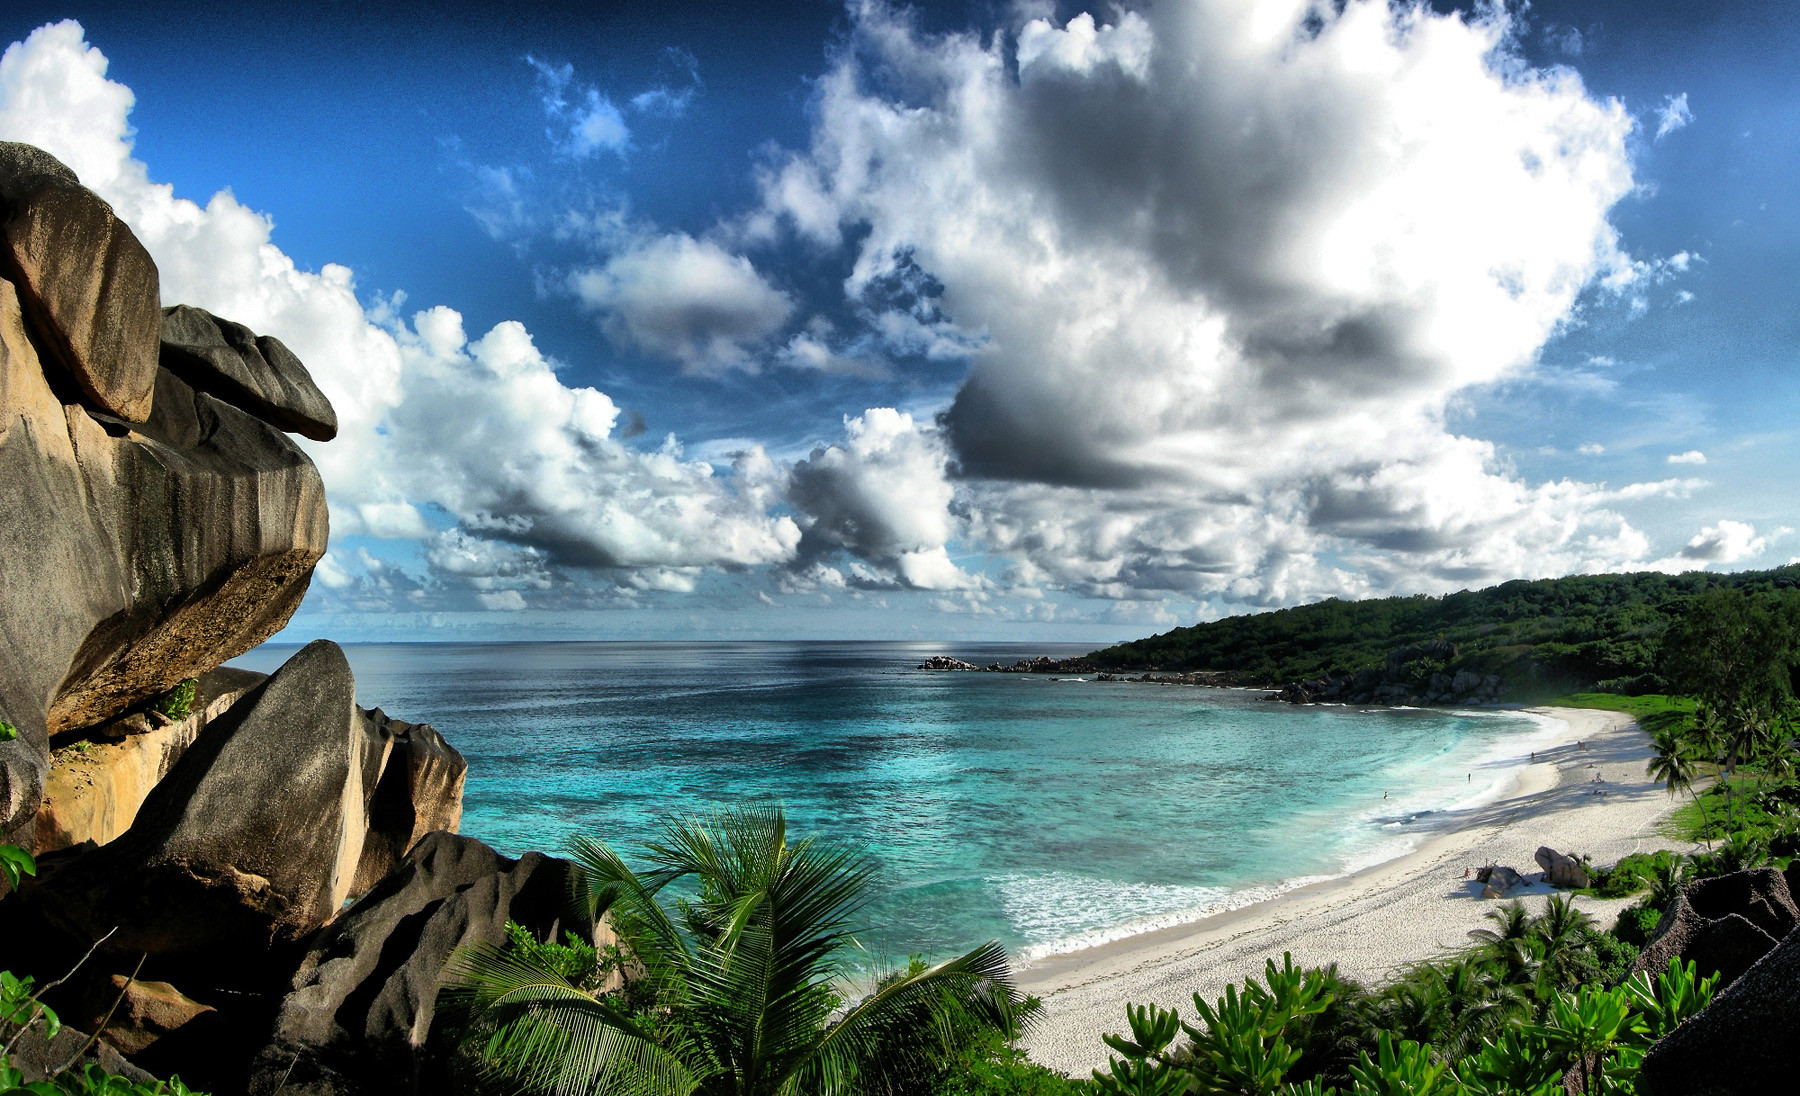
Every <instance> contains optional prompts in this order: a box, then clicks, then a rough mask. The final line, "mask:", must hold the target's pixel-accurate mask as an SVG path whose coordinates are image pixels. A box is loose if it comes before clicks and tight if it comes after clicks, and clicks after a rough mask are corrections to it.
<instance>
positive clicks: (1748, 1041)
mask: <svg viewBox="0 0 1800 1096" xmlns="http://www.w3.org/2000/svg"><path fill="white" fill-rule="evenodd" d="M1796 1047H1800V932H1789V933H1788V934H1787V936H1786V938H1785V939H1783V940H1782V942H1781V944H1780V945H1779V946H1778V947H1775V948H1773V949H1772V950H1770V952H1769V953H1768V954H1767V955H1764V956H1763V957H1762V958H1761V959H1759V960H1757V961H1756V963H1754V964H1753V965H1752V966H1750V968H1749V969H1748V970H1746V971H1744V973H1743V975H1742V976H1741V977H1739V978H1738V979H1736V980H1735V981H1733V982H1732V983H1731V984H1730V985H1729V986H1727V987H1725V988H1724V989H1723V990H1722V991H1720V992H1719V993H1718V994H1717V995H1716V996H1714V997H1713V999H1712V1003H1711V1004H1709V1005H1707V1006H1706V1007H1705V1008H1704V1009H1701V1010H1700V1012H1699V1013H1698V1014H1697V1015H1695V1016H1694V1017H1693V1018H1692V1019H1690V1020H1689V1021H1688V1022H1687V1023H1685V1024H1682V1025H1681V1026H1680V1027H1678V1028H1676V1029H1675V1030H1674V1031H1673V1032H1671V1033H1670V1034H1669V1035H1668V1036H1666V1037H1664V1038H1663V1039H1662V1041H1661V1042H1658V1043H1657V1044H1656V1045H1655V1046H1653V1047H1651V1048H1650V1053H1649V1054H1647V1055H1645V1056H1644V1064H1643V1069H1642V1071H1641V1072H1640V1073H1639V1074H1638V1080H1637V1090H1638V1092H1640V1093H1642V1094H1643V1096H1770V1094H1772V1093H1776V1092H1793V1091H1794V1090H1795V1088H1796V1085H1797V1083H1796V1080H1795V1076H1794V1049H1795V1048H1796Z"/></svg>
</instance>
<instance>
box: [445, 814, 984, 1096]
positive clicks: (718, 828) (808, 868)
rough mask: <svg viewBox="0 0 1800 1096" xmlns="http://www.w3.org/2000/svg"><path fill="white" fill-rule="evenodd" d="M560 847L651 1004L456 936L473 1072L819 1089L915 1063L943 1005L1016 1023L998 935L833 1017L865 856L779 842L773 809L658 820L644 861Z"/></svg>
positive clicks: (530, 1080)
mask: <svg viewBox="0 0 1800 1096" xmlns="http://www.w3.org/2000/svg"><path fill="white" fill-rule="evenodd" d="M573 854H574V859H575V861H576V863H577V864H578V865H579V866H580V868H581V869H582V872H583V873H584V874H585V876H586V879H587V884H588V900H589V902H590V908H591V913H592V915H593V917H594V918H595V919H596V921H597V920H598V918H600V917H601V916H603V915H608V916H609V917H610V921H611V923H612V925H613V928H614V930H615V931H616V932H617V933H618V934H619V937H620V940H621V942H622V945H623V947H624V950H625V952H626V953H627V955H628V956H629V960H630V962H631V964H632V967H633V969H632V972H631V975H632V976H631V979H630V982H629V983H628V984H630V985H633V986H634V991H635V992H636V993H637V994H638V995H639V999H640V1000H641V999H643V998H645V997H647V998H648V1003H647V1004H640V1005H638V1006H637V1007H632V1003H631V998H629V997H628V996H626V995H623V994H621V993H618V992H614V993H603V992H584V991H582V990H580V989H578V988H576V987H574V986H572V985H570V984H569V983H568V982H567V981H565V980H564V979H562V978H560V977H558V976H557V975H556V974H555V973H554V972H551V971H548V970H545V969H543V968H542V967H541V966H540V965H534V964H532V963H530V962H528V961H526V960H524V959H522V958H521V957H520V956H519V955H517V954H514V953H510V952H507V951H505V950H503V949H500V948H495V947H490V946H484V945H477V946H474V947H469V948H464V949H459V950H458V952H457V953H456V955H455V956H454V957H453V958H452V961H451V964H450V967H449V968H448V973H449V974H450V976H451V977H452V979H453V981H452V982H451V984H450V987H449V989H447V990H446V993H447V994H448V995H449V996H448V1000H449V1003H450V1004H451V1005H452V1007H455V1008H459V1009H460V1011H461V1012H462V1014H463V1015H464V1016H466V1017H467V1018H468V1028H469V1030H470V1031H471V1032H473V1033H475V1034H476V1035H477V1036H485V1041H484V1042H483V1043H482V1045H480V1047H479V1048H478V1054H479V1057H480V1058H481V1060H482V1061H483V1064H484V1068H486V1069H487V1070H489V1071H491V1072H492V1073H493V1074H495V1075H496V1076H497V1077H499V1078H500V1079H502V1080H504V1081H506V1082H507V1083H508V1084H509V1086H512V1087H516V1088H518V1089H519V1090H522V1091H527V1092H545V1093H555V1094H557V1096H564V1094H569V1096H575V1094H582V1096H589V1094H594V1096H597V1094H600V1093H613V1092H622V1093H629V1094H630V1096H689V1094H693V1093H701V1094H706V1096H775V1094H777V1093H779V1094H781V1096H809V1094H819V1096H825V1094H833V1093H844V1092H848V1091H851V1090H852V1089H854V1088H856V1087H858V1079H859V1078H862V1077H867V1076H869V1075H870V1074H872V1072H874V1071H875V1070H877V1069H880V1068H892V1067H893V1066H895V1065H896V1064H897V1063H896V1062H895V1056H896V1055H899V1056H906V1055H917V1056H919V1057H921V1058H928V1057H929V1056H930V1055H931V1052H932V1048H933V1045H934V1033H935V1032H936V1031H937V1030H941V1029H943V1028H945V1027H947V1026H948V1024H947V1022H946V1021H947V1018H948V1016H949V1014H950V1013H951V1012H953V1011H960V1012H961V1013H963V1014H965V1015H969V1016H974V1017H977V1018H978V1019H979V1020H980V1021H981V1022H984V1023H987V1024H990V1025H992V1026H993V1027H995V1028H997V1029H999V1030H1001V1031H1003V1032H1005V1033H1007V1034H1009V1035H1011V1034H1015V1033H1016V1029H1015V1023H1014V1008H1015V1004H1016V1001H1015V995H1014V992H1013V988H1012V985H1011V982H1010V974H1009V968H1008V964H1007V958H1006V952H1005V949H1003V948H1001V947H1000V945H999V944H998V943H994V942H989V943H987V944H983V945H982V946H981V947H978V948H976V949H975V950H973V951H971V952H969V953H968V954H966V955H963V956H960V957H958V958H956V959H952V960H950V961H948V962H945V963H939V964H936V965H935V966H930V967H926V968H924V969H922V970H916V971H909V972H907V973H905V974H903V975H902V976H900V977H897V978H892V979H888V980H885V981H884V982H883V983H882V985H881V986H880V988H879V989H877V990H876V991H875V992H873V993H871V994H869V995H868V996H867V997H864V998H863V999H862V1000H861V1001H859V1002H858V1003H856V1004H854V1005H852V1006H850V1007H849V1008H847V1009H842V1011H841V1014H840V1009H841V1007H842V1001H841V999H840V998H839V997H838V995H837V987H838V986H839V985H840V984H841V983H842V981H843V980H844V979H845V978H846V977H847V976H849V975H850V974H851V973H852V970H851V968H850V967H849V966H848V965H847V963H846V960H847V958H848V957H849V954H850V953H851V952H852V951H855V950H857V949H858V948H859V947H860V945H859V944H858V943H857V941H856V938H855V936H854V935H853V930H854V928H855V927H856V924H857V917H858V914H859V913H860V912H861V911H862V909H863V908H864V907H865V905H866V904H867V901H868V898H869V894H870V880H871V876H872V872H873V865H872V864H871V862H870V861H869V860H868V858H867V857H866V856H865V855H864V854H863V853H862V852H861V851H860V850H858V849H856V848H853V847H851V846H848V845H843V844H836V843H828V842H823V841H818V840H815V839H812V838H806V839H801V840H795V841H790V840H789V838H788V833H787V821H786V818H785V816H784V814H783V812H782V811H781V810H780V809H779V808H770V809H747V810H731V811H725V812H722V813H720V814H719V815H717V816H716V817H714V818H712V819H711V820H702V819H697V818H673V819H670V820H667V821H665V822H664V823H663V824H662V827H661V835H660V840H657V841H655V842H652V843H649V844H647V845H646V846H645V854H646V855H645V859H646V861H647V864H648V867H647V870H645V871H644V872H643V873H641V874H640V873H637V872H634V871H632V869H631V868H629V867H627V866H626V865H625V863H624V861H623V860H621V859H620V858H619V856H618V855H617V854H616V853H614V852H613V851H612V850H611V849H609V848H607V847H606V846H605V845H602V844H599V843H596V842H593V841H588V840H584V839H577V840H576V841H575V842H574V843H573ZM678 881H685V885H686V886H688V887H689V888H691V889H692V893H691V894H690V897H688V898H687V899H686V900H678V901H675V902H670V901H668V900H666V899H665V897H664V891H665V890H666V889H667V888H669V887H670V885H671V884H675V883H677V882H678ZM878 1051H879V1055H878V1054H877V1052H878ZM877 1056H879V1057H880V1058H881V1059H882V1060H881V1061H879V1062H877V1061H875V1060H873V1059H875V1058H876V1057H877Z"/></svg>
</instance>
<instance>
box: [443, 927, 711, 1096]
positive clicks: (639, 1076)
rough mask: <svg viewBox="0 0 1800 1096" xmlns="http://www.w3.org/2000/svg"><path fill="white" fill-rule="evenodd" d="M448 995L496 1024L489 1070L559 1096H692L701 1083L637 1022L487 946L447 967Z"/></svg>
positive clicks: (461, 953)
mask: <svg viewBox="0 0 1800 1096" xmlns="http://www.w3.org/2000/svg"><path fill="white" fill-rule="evenodd" d="M444 977H445V978H446V979H448V980H449V981H448V984H446V986H445V988H444V993H445V996H446V997H447V998H448V999H449V1000H450V1002H451V1003H452V1005H453V1007H458V1008H461V1009H466V1010H468V1011H469V1012H470V1013H471V1014H473V1015H475V1016H478V1017H480V1020H481V1022H482V1024H484V1025H485V1026H488V1027H491V1029H492V1034H491V1035H490V1036H489V1038H488V1040H487V1042H486V1044H485V1045H484V1046H483V1047H482V1059H483V1065H484V1068H486V1069H487V1070H489V1071H490V1072H492V1073H494V1074H496V1075H498V1076H501V1077H504V1078H506V1079H507V1080H510V1081H512V1082H514V1083H516V1084H518V1085H520V1086H521V1087H524V1088H527V1089H532V1090H540V1091H547V1092H551V1093H555V1094H557V1096H599V1094H602V1093H608V1094H615V1093H616V1094H620V1096H688V1094H689V1093H691V1092H693V1091H694V1089H695V1088H697V1087H698V1085H699V1080H700V1078H699V1077H697V1076H696V1075H695V1071H694V1070H693V1069H691V1068H690V1067H689V1065H688V1064H687V1063H686V1062H684V1061H683V1060H682V1057H681V1055H679V1054H677V1053H675V1052H672V1051H671V1050H669V1049H666V1048H664V1047H662V1046H660V1045H658V1044H657V1042H656V1041H655V1038H654V1037H653V1036H652V1035H651V1034H650V1033H649V1032H646V1031H644V1030H643V1029H642V1028H641V1027H640V1026H639V1024H638V1022H637V1021H636V1019H635V1018H633V1017H632V1016H630V1015H629V1014H627V1013H625V1012H623V1011H622V1010H620V1009H619V1008H618V1007H617V1006H616V1005H615V1004H613V1003H612V1002H611V1001H609V1000H607V999H606V998H604V997H597V996H595V995H592V994H589V993H586V992H584V991H583V990H580V989H578V988H576V987H574V986H572V985H570V984H569V983H568V982H567V981H566V980H564V979H563V978H562V977H561V976H560V975H558V974H556V973H555V972H554V971H550V970H546V969H544V968H543V967H541V966H539V965H538V964H536V963H534V962H532V961H531V960H530V959H528V958H526V957H525V956H522V955H517V954H514V953H512V952H508V951H506V950H504V949H502V948H499V947H496V946H494V945H492V944H488V943H486V942H478V943H475V944H469V945H465V946H463V947H460V948H458V949H456V951H455V952H453V953H452V954H451V957H450V961H449V962H448V963H447V964H445V968H444Z"/></svg>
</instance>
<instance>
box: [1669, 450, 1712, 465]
mask: <svg viewBox="0 0 1800 1096" xmlns="http://www.w3.org/2000/svg"><path fill="white" fill-rule="evenodd" d="M1669 463H1670V464H1705V463H1706V454H1705V453H1702V452H1701V451H1700V450H1698V449H1689V450H1688V451H1687V452H1685V453H1670V454H1669Z"/></svg>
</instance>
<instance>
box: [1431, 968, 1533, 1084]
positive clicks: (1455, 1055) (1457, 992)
mask: <svg viewBox="0 0 1800 1096" xmlns="http://www.w3.org/2000/svg"><path fill="white" fill-rule="evenodd" d="M1434 974H1435V977H1433V978H1431V979H1430V980H1429V981H1428V982H1427V983H1426V988H1427V991H1428V993H1429V994H1430V996H1431V1006H1432V1013H1433V1023H1432V1028H1433V1031H1434V1035H1435V1038H1434V1039H1433V1040H1432V1046H1433V1047H1435V1048H1436V1049H1437V1050H1439V1051H1440V1052H1441V1053H1442V1054H1443V1056H1444V1060H1446V1061H1455V1060H1457V1059H1459V1058H1461V1057H1463V1056H1464V1055H1466V1054H1470V1053H1473V1052H1474V1051H1476V1050H1478V1049H1480V1046H1481V1043H1482V1040H1483V1039H1485V1038H1487V1037H1489V1036H1491V1035H1494V1034H1496V1033H1497V1032H1499V1031H1500V1030H1501V1029H1502V1028H1504V1027H1505V1026H1506V1025H1507V1024H1508V1023H1509V1022H1510V1021H1512V1020H1513V1019H1515V1018H1516V1017H1518V1016H1519V1014H1520V1013H1522V1012H1523V1011H1524V1010H1525V995H1524V994H1523V993H1521V992H1520V991H1519V988H1518V987H1517V986H1512V985H1507V984H1506V983H1505V982H1503V981H1501V980H1500V979H1499V978H1497V977H1495V975H1494V973H1493V972H1492V971H1491V970H1490V969H1489V968H1488V966H1487V965H1486V964H1485V963H1483V962H1482V961H1481V960H1480V959H1463V960H1460V961H1458V962H1455V963H1452V964H1451V965H1449V966H1447V967H1442V968H1435V969H1434Z"/></svg>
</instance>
